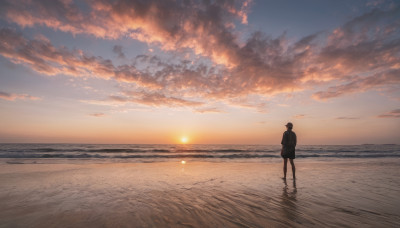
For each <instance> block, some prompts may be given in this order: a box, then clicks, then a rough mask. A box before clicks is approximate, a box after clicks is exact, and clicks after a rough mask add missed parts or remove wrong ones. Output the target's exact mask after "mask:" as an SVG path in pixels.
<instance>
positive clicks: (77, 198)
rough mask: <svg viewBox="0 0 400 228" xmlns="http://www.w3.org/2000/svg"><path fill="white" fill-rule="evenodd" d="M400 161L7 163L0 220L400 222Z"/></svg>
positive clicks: (54, 223) (82, 223) (78, 223)
mask: <svg viewBox="0 0 400 228" xmlns="http://www.w3.org/2000/svg"><path fill="white" fill-rule="evenodd" d="M399 164H400V162H399V160H398V159H395V160H387V159H380V160H379V159H378V160H371V161H367V162H365V160H364V161H358V160H352V161H351V162H298V163H296V165H297V180H296V181H293V180H292V178H291V170H290V166H289V173H288V174H289V175H288V176H289V177H290V178H288V179H287V180H286V181H284V180H283V179H281V177H282V165H281V164H276V163H236V162H224V163H222V162H220V163H217V162H215V163H214V162H190V161H188V162H187V163H186V164H181V163H179V162H159V163H107V164H72V163H69V164H8V163H6V160H2V161H1V163H0V187H1V188H0V202H1V207H0V226H1V227H399V226H400V197H399V193H400V178H399V175H398V174H397V173H398V171H399V166H400V165H399Z"/></svg>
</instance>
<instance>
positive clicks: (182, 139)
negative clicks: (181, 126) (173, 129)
mask: <svg viewBox="0 0 400 228" xmlns="http://www.w3.org/2000/svg"><path fill="white" fill-rule="evenodd" d="M188 141H189V139H188V138H187V137H182V138H181V143H184V144H186V143H188Z"/></svg>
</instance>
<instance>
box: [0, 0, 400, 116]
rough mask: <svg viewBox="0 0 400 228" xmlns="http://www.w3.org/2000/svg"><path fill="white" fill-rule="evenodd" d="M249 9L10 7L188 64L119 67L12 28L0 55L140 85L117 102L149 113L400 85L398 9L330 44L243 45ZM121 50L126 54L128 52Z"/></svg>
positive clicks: (339, 32)
mask: <svg viewBox="0 0 400 228" xmlns="http://www.w3.org/2000/svg"><path fill="white" fill-rule="evenodd" d="M249 5H251V1H215V2H213V1H209V2H208V1H192V2H190V4H186V3H185V2H184V1H183V2H182V1H151V0H149V1H142V2H139V1H124V0H118V1H107V0H104V1H93V2H92V1H89V4H88V5H87V7H86V8H85V9H83V8H80V7H78V5H75V4H74V2H73V1H56V0H55V1H52V2H51V4H49V3H48V2H47V1H35V2H33V1H27V2H26V4H18V3H17V2H15V1H6V2H5V4H4V7H3V10H4V12H6V13H5V14H4V15H5V16H6V18H7V19H8V20H9V21H11V22H14V23H17V24H18V25H20V26H23V27H24V26H25V27H26V26H37V25H41V26H47V27H50V28H53V29H55V30H60V31H63V32H70V33H72V34H88V35H92V36H95V37H98V38H105V39H116V38H121V37H123V36H124V37H125V36H128V37H131V38H133V39H137V40H140V41H143V42H146V43H149V44H152V45H158V47H159V48H161V49H162V50H169V51H173V52H174V53H175V54H177V56H178V58H180V61H179V59H178V61H177V60H176V59H174V60H171V61H169V60H168V59H161V58H159V57H157V56H147V55H141V56H137V57H136V58H135V61H134V62H133V63H132V64H130V65H127V64H125V65H119V66H117V65H114V63H113V62H112V61H111V60H107V59H103V58H101V57H94V56H90V55H88V54H87V53H84V52H83V51H81V50H73V51H71V50H68V49H66V48H65V47H54V46H53V45H52V44H51V43H50V41H48V40H46V39H45V38H43V37H42V38H37V39H33V40H28V39H26V38H24V37H23V36H22V35H20V34H18V33H16V32H14V31H11V30H8V29H2V30H1V31H0V41H1V43H0V54H1V55H3V56H4V57H6V58H9V59H10V60H11V61H13V62H15V63H19V64H24V65H27V66H29V67H31V68H32V69H33V70H35V71H37V72H40V73H43V74H47V75H57V74H65V75H70V76H75V77H76V76H85V77H98V78H103V79H106V80H111V79H113V80H117V81H123V82H127V83H132V84H136V85H137V88H138V89H137V90H135V91H132V92H133V93H138V94H139V95H137V97H136V98H135V99H132V97H131V96H130V95H129V94H125V95H124V96H123V97H122V96H121V97H120V99H122V100H123V101H122V100H120V101H119V102H136V103H140V104H146V105H151V106H159V105H162V104H167V103H168V104H172V106H178V105H186V106H190V107H196V106H201V104H204V103H207V102H209V101H210V100H211V101H215V100H218V101H222V102H224V103H226V104H229V105H240V106H243V107H250V106H252V107H255V106H259V107H260V109H263V110H265V106H266V102H265V100H266V99H260V101H258V100H257V99H259V98H257V99H248V100H246V97H248V96H249V95H258V96H259V97H261V98H265V97H270V96H274V95H276V94H279V93H293V92H296V91H302V90H304V89H306V88H307V89H309V88H310V87H312V86H313V85H314V84H315V83H320V84H324V83H329V82H331V81H332V80H335V81H337V82H338V84H339V85H337V86H334V87H330V88H328V89H327V90H324V91H318V92H316V93H314V94H313V98H315V99H318V100H326V99H331V98H334V97H337V96H342V95H346V94H349V93H358V92H362V91H366V90H370V89H377V88H381V87H385V86H387V85H393V84H399V83H400V82H399V80H398V76H397V75H398V69H399V68H400V66H399V62H400V59H399V58H400V57H399V55H398V53H399V51H400V42H399V34H398V32H396V31H398V28H399V27H400V26H399V24H398V23H397V21H398V19H399V16H398V15H400V8H398V7H397V8H392V9H390V10H388V11H380V10H372V11H371V12H368V13H366V14H364V15H360V16H359V17H356V18H354V19H352V20H350V21H349V22H347V23H345V24H344V25H343V26H341V27H339V28H337V29H335V30H334V31H332V32H331V33H329V34H328V38H326V39H325V37H324V35H325V34H322V33H318V34H311V35H309V36H306V37H304V38H302V39H300V40H298V41H297V42H293V41H289V40H291V39H287V38H286V37H285V36H284V35H282V36H279V37H277V38H272V37H270V36H267V35H265V34H263V33H261V32H254V33H253V34H252V35H250V36H249V38H248V40H247V41H246V42H244V43H241V42H239V37H238V35H237V34H238V33H237V32H236V31H234V29H235V26H234V23H233V22H236V21H237V20H239V21H240V22H241V23H244V24H245V23H247V13H248V12H249ZM232 23H233V24H232ZM377 28H379V29H377ZM183 50H185V51H187V50H190V51H192V52H193V53H194V54H196V55H197V58H199V59H204V58H205V59H207V60H211V61H212V64H201V63H195V64H193V63H191V62H189V61H187V60H186V58H185V57H183V56H180V55H181V54H182V51H183ZM113 51H114V53H116V54H117V55H118V56H120V57H123V56H124V52H123V48H122V46H115V47H114V49H113ZM138 65H143V66H145V67H142V68H140V67H138ZM149 69H151V70H149ZM114 98H115V97H114ZM114 98H112V97H111V99H114ZM117 100H118V99H116V100H115V102H117Z"/></svg>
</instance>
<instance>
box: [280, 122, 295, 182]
mask: <svg viewBox="0 0 400 228" xmlns="http://www.w3.org/2000/svg"><path fill="white" fill-rule="evenodd" d="M285 126H286V131H285V132H284V133H283V136H282V142H281V144H282V150H281V156H282V158H283V178H284V179H286V172H287V161H288V159H289V161H290V165H291V166H292V173H293V179H296V167H295V166H294V161H293V159H295V158H296V144H297V136H296V133H294V132H293V131H292V129H293V124H292V123H290V122H289V123H287V124H286V125H285Z"/></svg>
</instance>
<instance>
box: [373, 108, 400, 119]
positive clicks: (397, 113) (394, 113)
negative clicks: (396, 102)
mask: <svg viewBox="0 0 400 228" xmlns="http://www.w3.org/2000/svg"><path fill="white" fill-rule="evenodd" d="M378 118H400V109H395V110H392V111H390V112H387V113H384V114H381V115H379V116H378Z"/></svg>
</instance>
